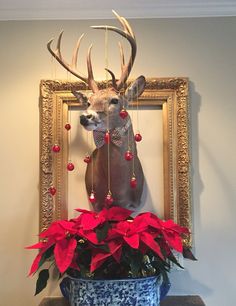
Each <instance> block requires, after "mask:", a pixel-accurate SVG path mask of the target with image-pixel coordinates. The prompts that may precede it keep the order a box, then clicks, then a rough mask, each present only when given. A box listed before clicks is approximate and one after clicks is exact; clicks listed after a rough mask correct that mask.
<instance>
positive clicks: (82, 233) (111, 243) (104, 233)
mask: <svg viewBox="0 0 236 306" xmlns="http://www.w3.org/2000/svg"><path fill="white" fill-rule="evenodd" d="M77 211H78V212H79V213H80V215H79V216H78V217H76V218H74V219H71V220H69V221H67V220H59V221H55V222H53V223H52V224H51V225H50V227H49V228H48V229H47V230H45V231H43V232H42V233H41V234H40V239H41V241H40V242H38V243H36V244H34V245H32V246H29V247H27V248H28V249H39V252H38V254H37V256H36V258H35V259H34V261H33V264H32V266H31V269H30V272H29V275H33V274H35V272H36V271H40V273H39V275H38V280H37V284H36V292H35V294H38V293H39V292H40V291H42V290H43V289H44V288H45V287H46V285H47V281H48V279H49V270H50V269H52V268H54V269H56V270H57V271H58V273H59V275H60V277H62V276H64V275H65V274H67V275H70V276H73V277H83V278H92V279H111V278H113V279H114V278H126V277H145V276H153V275H160V274H161V275H162V277H163V279H164V280H166V281H167V280H168V275H167V272H169V270H170V268H171V265H172V263H174V264H176V265H178V266H180V265H179V263H178V261H177V259H176V258H175V256H174V253H173V251H174V250H175V251H177V252H179V253H183V244H182V238H183V236H184V235H189V230H188V229H187V228H185V227H181V226H179V225H178V224H175V223H174V222H173V221H172V220H168V221H163V220H161V219H159V218H158V217H157V216H156V215H155V214H153V213H150V212H146V213H141V214H139V215H137V216H136V217H131V214H132V211H130V210H128V209H125V208H121V207H111V208H110V209H105V208H104V209H103V210H102V211H100V212H94V211H89V210H83V209H77ZM180 267H181V266H180Z"/></svg>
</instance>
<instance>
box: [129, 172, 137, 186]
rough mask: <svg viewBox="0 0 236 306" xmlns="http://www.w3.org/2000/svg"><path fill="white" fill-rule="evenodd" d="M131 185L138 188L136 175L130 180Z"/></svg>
mask: <svg viewBox="0 0 236 306" xmlns="http://www.w3.org/2000/svg"><path fill="white" fill-rule="evenodd" d="M130 187H131V188H133V189H134V188H136V187H137V180H136V177H135V176H134V175H133V176H132V178H131V180H130Z"/></svg>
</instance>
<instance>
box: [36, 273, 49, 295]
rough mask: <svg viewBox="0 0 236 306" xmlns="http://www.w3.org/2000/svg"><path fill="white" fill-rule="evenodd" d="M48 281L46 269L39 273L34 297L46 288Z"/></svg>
mask: <svg viewBox="0 0 236 306" xmlns="http://www.w3.org/2000/svg"><path fill="white" fill-rule="evenodd" d="M48 279H49V271H48V269H44V270H42V271H40V273H39V276H38V279H37V283H36V290H35V294H34V295H37V294H39V293H40V292H41V291H42V290H43V289H44V288H45V287H46V286H47V282H48Z"/></svg>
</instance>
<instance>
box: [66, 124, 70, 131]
mask: <svg viewBox="0 0 236 306" xmlns="http://www.w3.org/2000/svg"><path fill="white" fill-rule="evenodd" d="M65 129H66V130H67V131H69V130H70V129H71V125H70V123H66V125H65Z"/></svg>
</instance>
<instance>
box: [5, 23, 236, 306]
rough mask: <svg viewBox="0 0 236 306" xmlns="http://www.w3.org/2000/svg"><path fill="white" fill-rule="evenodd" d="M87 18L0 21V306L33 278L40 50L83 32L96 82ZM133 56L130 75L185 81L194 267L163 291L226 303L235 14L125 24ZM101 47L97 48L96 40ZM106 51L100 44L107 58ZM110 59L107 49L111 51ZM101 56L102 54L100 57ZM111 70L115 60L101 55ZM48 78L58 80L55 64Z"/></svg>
mask: <svg viewBox="0 0 236 306" xmlns="http://www.w3.org/2000/svg"><path fill="white" fill-rule="evenodd" d="M90 24H96V22H93V21H92V22H91V21H83V22H79V21H78V22H77V21H58V22H57V21H52V22H50V21H47V22H41V21H37V22H1V23H0V44H1V45H0V61H1V65H0V67H1V74H0V86H1V90H0V93H1V109H0V133H1V150H0V161H1V178H0V189H1V195H0V199H1V200H0V201H1V214H0V233H1V235H0V237H1V238H0V239H1V242H0V254H1V260H0V276H1V278H0V279H1V285H0V305H1V306H12V305H17V306H26V305H27V306H33V305H35V306H36V305H38V303H39V301H40V300H41V299H42V297H43V294H42V295H41V296H40V297H37V298H34V297H33V293H34V282H35V279H28V278H27V277H26V274H27V271H28V268H29V266H30V262H31V260H32V258H33V252H29V251H25V250H24V246H26V245H29V244H31V243H33V242H35V241H36V240H37V233H38V232H37V231H38V207H39V204H38V175H39V173H38V169H39V164H38V162H39V160H38V159H39V158H38V152H39V120H38V116H39V115H38V113H39V112H38V97H39V81H40V79H42V78H51V77H52V65H51V63H50V56H49V54H48V53H47V51H46V48H45V44H46V42H47V41H48V40H49V38H51V37H52V36H55V35H56V34H57V33H58V32H59V31H60V30H61V28H64V30H65V40H64V41H65V44H66V45H67V47H65V54H66V55H69V50H70V49H71V48H72V45H73V44H74V41H75V39H76V37H77V36H78V35H79V34H80V33H81V32H85V31H86V32H89V34H88V37H86V38H85V40H84V45H83V47H82V50H81V51H82V52H81V56H82V57H83V60H82V62H83V63H82V65H84V62H85V60H84V56H85V51H86V49H87V46H88V44H89V43H90V42H91V41H93V42H94V45H95V46H94V50H93V58H94V68H95V72H96V73H97V72H98V71H99V72H100V74H98V73H97V76H99V78H104V75H103V72H102V71H103V67H104V63H103V60H101V55H99V56H97V57H96V54H99V53H100V54H101V39H103V38H102V37H103V36H102V34H101V33H100V34H101V35H100V34H98V33H96V34H94V32H92V31H89V30H88V27H89V25H90ZM132 25H133V27H134V29H135V32H136V33H137V40H138V45H139V52H138V56H137V61H136V65H135V68H134V70H133V76H137V75H139V74H144V75H146V76H149V77H151V76H158V77H171V76H187V77H189V79H190V96H191V121H192V132H191V137H192V161H193V179H192V180H193V223H194V227H193V235H194V240H195V254H196V256H197V258H198V262H196V263H193V262H186V263H185V266H186V271H184V272H175V273H173V275H172V280H173V285H172V293H173V294H199V295H201V296H202V297H203V298H204V300H205V302H206V304H207V306H220V305H222V306H234V305H235V289H236V285H235V278H234V274H235V272H234V270H235V265H234V263H235V253H236V243H235V241H236V234H235V233H236V225H235V224H236V223H235V222H234V218H235V215H236V208H235V207H236V205H235V189H236V169H235V168H236V167H235V166H236V163H235V151H236V146H235V132H236V127H235V114H236V102H235V75H236V60H235V57H236V18H212V19H209V18H205V19H204V18H203V19H170V20H168V19H160V20H151V19H150V20H133V21H132ZM102 45H103V44H102ZM116 48H117V47H116V45H115V46H114V48H113V47H110V50H109V52H110V54H112V55H113V52H115V51H113V50H115V49H116ZM99 50H100V51H99ZM115 54H117V52H116V53H115ZM110 58H111V56H110ZM110 61H111V66H112V67H115V68H116V69H117V68H118V66H119V64H118V63H117V57H116V55H115V56H114V59H112V58H111V59H110ZM56 75H57V77H58V78H65V77H66V74H65V73H64V71H63V70H61V69H60V68H58V69H57V73H56Z"/></svg>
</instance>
